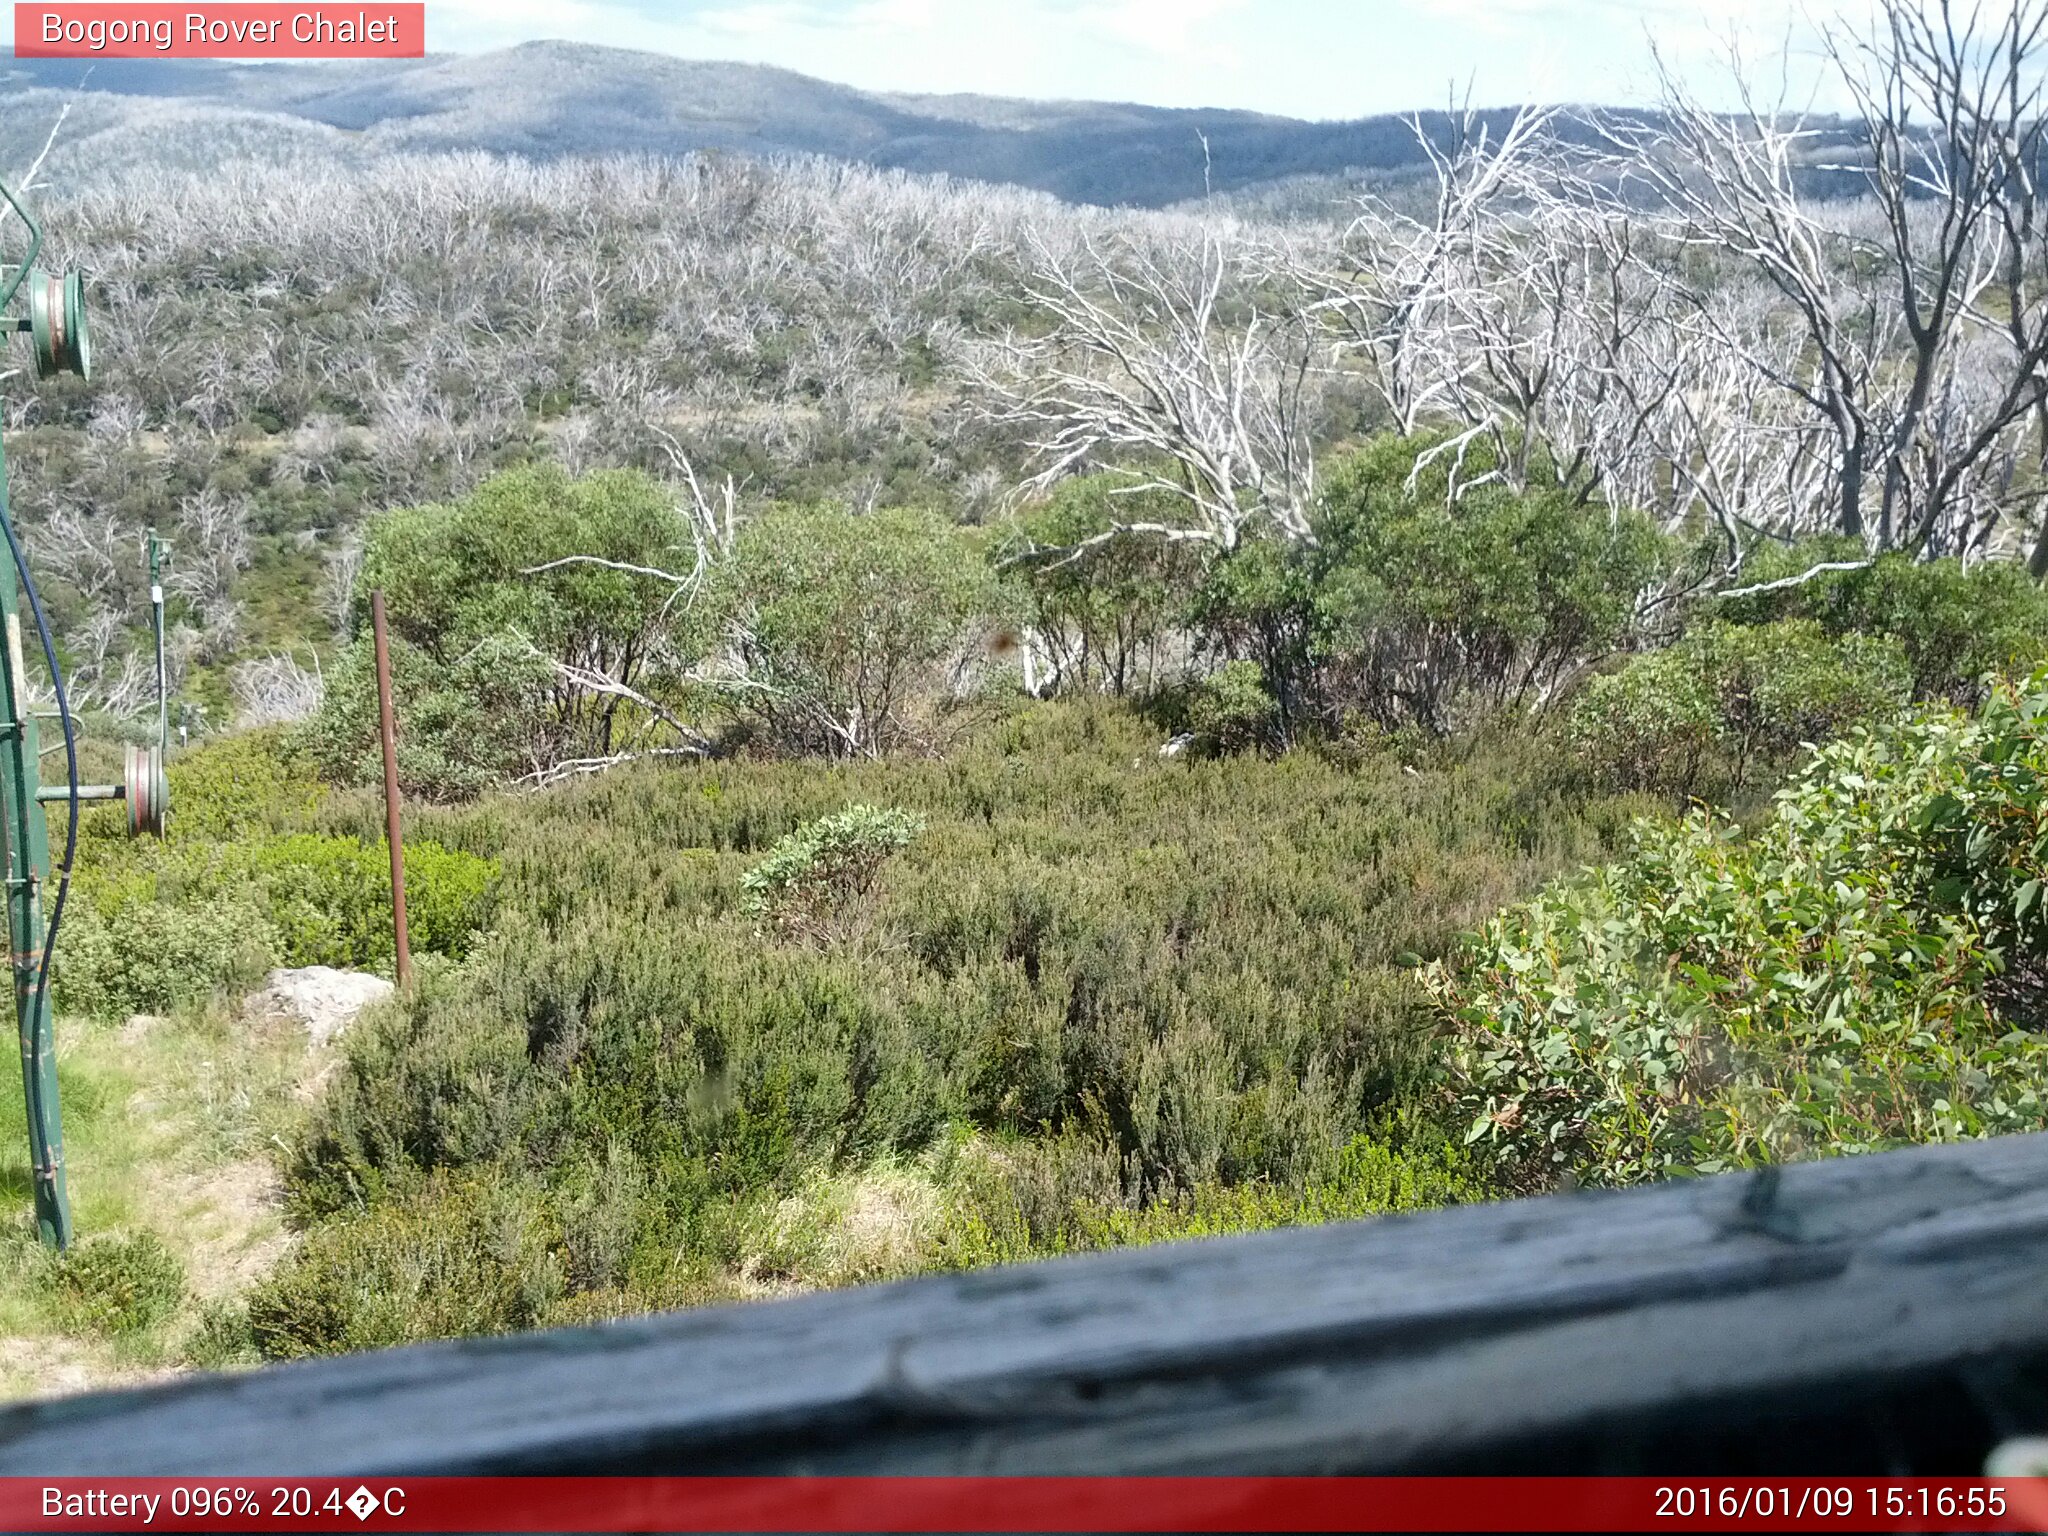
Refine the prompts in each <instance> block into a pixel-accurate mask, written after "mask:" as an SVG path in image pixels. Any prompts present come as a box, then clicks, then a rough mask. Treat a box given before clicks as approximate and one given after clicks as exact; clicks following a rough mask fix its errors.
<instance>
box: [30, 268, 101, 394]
mask: <svg viewBox="0 0 2048 1536" xmlns="http://www.w3.org/2000/svg"><path fill="white" fill-rule="evenodd" d="M23 286H24V288H25V290H26V291H27V293H28V319H29V339H30V341H31V342H32V343H33V344H34V346H35V354H36V377H37V378H39V379H47V378H51V377H53V376H54V375H56V374H60V373H75V374H77V375H78V376H79V377H80V378H81V379H89V378H91V377H92V326H91V322H89V321H88V320H87V319H86V315H85V277H84V275H83V274H82V273H79V272H77V271H71V272H66V273H65V274H64V275H63V276H62V277H59V276H57V274H56V273H54V272H46V271H44V270H43V269H42V268H41V267H35V268H32V269H31V270H30V272H29V274H28V279H27V281H26V282H25V283H24V285H23Z"/></svg>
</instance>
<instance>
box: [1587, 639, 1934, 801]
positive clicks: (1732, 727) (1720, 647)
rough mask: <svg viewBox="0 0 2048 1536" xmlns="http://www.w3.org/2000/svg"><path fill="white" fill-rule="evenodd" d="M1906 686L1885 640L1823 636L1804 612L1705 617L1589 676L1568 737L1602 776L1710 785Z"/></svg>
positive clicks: (1728, 782) (1791, 751) (1783, 756)
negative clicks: (1782, 616) (1740, 621)
mask: <svg viewBox="0 0 2048 1536" xmlns="http://www.w3.org/2000/svg"><path fill="white" fill-rule="evenodd" d="M1909 688H1910V674H1909V671H1908V667H1907V663H1906V658H1905V654H1904V652H1903V651H1902V650H1901V649H1900V647H1899V645H1898V643H1897V642H1896V641H1894V640H1892V639H1890V638H1889V637H1885V636H1871V635H1861V634H1848V635H1844V636H1842V637H1841V638H1839V639H1830V638H1829V637H1828V636H1827V635H1826V634H1825V633H1823V631H1822V630H1821V627H1820V626H1819V625H1818V624H1816V623H1814V622H1812V621H1811V620H1804V619H1801V620H1787V621H1784V622H1781V623H1776V624H1762V625H1754V626H1747V625H1735V624H1707V625H1703V626H1700V627H1699V628H1696V629H1694V630H1691V631H1689V632H1688V633H1687V634H1686V635H1685V636H1684V637H1683V638H1682V639H1680V640H1679V641H1678V642H1677V643H1676V644H1674V645H1671V646H1668V647H1666V648H1665V649H1663V650H1660V651H1651V652H1649V653H1647V654H1644V655H1641V656H1637V657H1635V658H1633V659H1632V660H1631V661H1630V662H1629V663H1628V665H1627V666H1625V667H1624V668H1622V669H1621V670H1620V671H1619V672H1615V673H1611V674H1609V675H1607V676H1604V677H1598V678H1595V679H1593V681H1592V682H1590V683H1589V684H1588V685H1587V686H1586V688H1585V689H1584V690H1583V691H1582V692H1581V694H1580V696H1579V698H1578V700H1577V702H1576V703H1575V705H1574V706H1573V709H1572V714H1571V723H1570V735H1571V738H1572V741H1573V744H1574V746H1575V747H1576V748H1577V749H1578V750H1579V751H1580V752H1581V753H1582V754H1583V755H1584V757H1585V760H1586V761H1587V762H1588V763H1589V764H1591V765H1592V766H1593V769H1594V771H1595V773H1597V774H1599V775H1600V776H1601V777H1602V778H1603V779H1604V780H1605V782H1607V783H1609V784H1612V785H1615V786H1617V787H1621V788H1629V789H1646V790H1653V791H1660V792H1663V793H1668V794H1677V795H1681V796H1686V795H1693V794H1696V793H1719V792H1722V791H1725V790H1727V789H1729V788H1740V787H1742V786H1744V785H1746V784H1748V783H1750V782H1751V781H1752V779H1753V778H1754V776H1755V775H1756V774H1757V773H1758V771H1759V770H1763V771H1771V770H1775V769H1780V768H1782V767H1784V766H1785V765H1786V764H1787V763H1789V762H1790V761H1791V759H1792V758H1793V756H1794V755H1795V754H1796V753H1797V752H1798V751H1799V749H1800V747H1801V746H1802V744H1810V743H1814V742H1819V741H1825V740H1827V739H1829V738H1831V737H1834V736H1838V735H1840V734H1842V733H1843V732H1844V731H1847V730H1849V729H1850V728H1851V727H1853V726H1856V725H1860V724H1865V723H1868V722H1871V721H1876V720H1881V719H1884V718H1885V717H1887V716H1889V715H1891V714H1893V713H1896V711H1897V710H1898V709H1899V708H1900V707H1901V706H1902V705H1903V704H1904V703H1905V701H1906V697H1907V693H1908V691H1909Z"/></svg>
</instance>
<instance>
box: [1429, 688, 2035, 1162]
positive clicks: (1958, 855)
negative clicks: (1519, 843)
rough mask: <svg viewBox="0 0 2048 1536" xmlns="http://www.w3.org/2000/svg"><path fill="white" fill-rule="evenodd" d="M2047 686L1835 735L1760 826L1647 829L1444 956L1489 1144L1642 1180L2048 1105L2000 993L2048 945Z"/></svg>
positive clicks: (1473, 1125) (1466, 1068)
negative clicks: (1967, 709) (2044, 863)
mask: <svg viewBox="0 0 2048 1536" xmlns="http://www.w3.org/2000/svg"><path fill="white" fill-rule="evenodd" d="M2044 687H2048V679H2043V680H2041V681H2037V682H2036V684H2035V685H2034V687H2033V688H2032V689H2031V690H2029V692H2028V694H2027V695H2026V696H2025V697H2024V698H2023V699H2020V700H2018V701H2015V702H2012V703H2009V704H2002V705H2000V706H1999V707H1998V708H1997V709H1995V710H1992V711H1989V712H1988V713H1987V717H1986V718H1985V719H1983V720H1979V721H1965V720H1962V719H1959V718H1956V717H1954V716H1950V715H1945V714H1931V715H1927V716H1925V717H1921V718H1916V719H1913V720H1910V721H1905V722H1901V723H1898V724H1895V725H1892V726H1888V727H1885V728H1883V729H1882V730H1880V731H1877V732H1876V733H1874V734H1862V735H1858V736H1856V737H1854V738H1852V739H1850V740H1846V741H1841V742H1836V743H1834V744H1832V745H1829V746H1826V747H1823V748H1821V749H1820V750H1819V751H1818V752H1817V753H1816V754H1815V755H1814V757H1813V758H1812V760H1811V761H1810V762H1809V764H1808V765H1807V766H1806V768H1805V769H1804V770H1803V771H1802V772H1801V773H1800V775H1799V776H1798V778H1797V779H1796V780H1795V781H1794V783H1793V784H1792V785H1791V786H1790V787H1789V788H1787V789H1786V790H1784V791H1783V792H1781V794H1780V795H1779V797H1778V801H1777V806H1776V811H1775V814H1774V816H1773V817H1772V819H1771V820H1770V822H1769V823H1768V825H1766V826H1765V827H1763V828H1762V829H1761V830H1760V831H1759V832H1758V833H1757V834H1756V835H1755V836H1753V837H1744V836H1742V835H1741V834H1740V833H1739V832H1737V831H1735V830H1733V829H1730V828H1726V827H1723V826H1721V825H1718V824H1717V823H1716V822H1715V821H1714V820H1713V819H1712V818H1711V817H1710V816H1709V815H1708V814H1707V813H1705V812H1696V813H1694V814H1693V815H1692V816H1690V817H1689V818H1687V819H1686V820H1685V821H1684V822H1682V823H1679V824H1677V825H1670V824H1665V823H1657V822H1649V823H1645V824H1643V825H1642V826H1641V827H1640V828H1639V830H1638V832H1637V834H1636V843H1635V847H1634V850H1633V852H1632V853H1631V855H1630V856H1629V857H1628V858H1627V859H1626V860H1624V861H1623V862H1621V863H1618V864H1614V865H1610V866H1607V867H1606V868H1603V869H1601V870H1599V871H1598V872H1596V873H1595V874H1593V875H1591V876H1589V877H1587V878H1584V879H1580V880H1575V881H1571V882H1568V883H1566V884H1563V885H1561V886H1558V887H1555V888H1553V889H1552V890H1550V891H1549V892H1547V893H1545V894H1544V895H1543V896H1542V897H1540V898H1539V899H1537V900H1535V901H1532V902H1530V903H1528V904H1526V905H1524V906H1521V907H1517V908H1515V909H1513V910H1511V911H1509V912H1507V913H1505V914H1503V915H1502V916H1500V917H1498V918H1496V919H1495V920H1494V921H1492V922H1491V923H1489V924H1488V925H1487V926H1486V927H1485V929H1484V930H1483V931H1482V933H1481V934H1480V936H1479V938H1478V939H1477V940H1476V941H1474V943H1473V945H1472V948H1471V950H1470V952H1469V954H1468V956H1467V958H1466V960H1465V963H1464V964H1463V966H1462V967H1459V968H1447V967H1444V966H1441V965H1439V966H1436V967H1433V968H1432V969H1431V970H1430V971H1429V972H1428V973H1427V975H1428V977H1429V980H1430V984H1431V985H1432V987H1433V989H1434V991H1435V993H1436V995H1437V996H1438V998H1439V1000H1440V1002H1441V1004H1442V1005H1443V1006H1444V1007H1445V1008H1447V1009H1448V1010H1449V1012H1450V1015H1451V1017H1452V1018H1453V1019H1454V1020H1455V1022H1456V1024H1457V1026H1458V1029H1459V1034H1458V1037H1457V1044H1456V1048H1455V1052H1454V1056H1453V1060H1452V1066H1451V1084H1452V1094H1453V1100H1454V1106H1455V1113H1456V1114H1457V1115H1458V1116H1459V1117H1460V1118H1461V1119H1462V1120H1463V1121H1465V1122H1466V1123H1467V1124H1468V1126H1469V1132H1468V1134H1469V1136H1470V1138H1471V1139H1472V1140H1473V1141H1475V1142H1478V1143H1481V1144H1483V1145H1484V1146H1486V1147H1487V1148H1489V1149H1490V1150H1491V1151H1492V1152H1493V1153H1494V1154H1495V1155H1496V1156H1497V1158H1498V1159H1499V1163H1500V1166H1501V1167H1502V1168H1503V1170H1504V1171H1505V1172H1506V1174H1507V1176H1508V1177H1510V1178H1512V1179H1514V1180H1516V1181H1518V1182H1520V1183H1522V1184H1524V1185H1525V1186H1526V1185H1529V1184H1539V1185H1540V1184H1541V1183H1543V1182H1545V1181H1546V1180H1547V1179H1549V1178H1552V1177H1554V1176H1556V1175H1557V1174H1558V1173H1569V1174H1570V1175H1572V1176H1573V1177H1576V1178H1578V1179H1581V1180H1583V1181H1586V1182H1591V1183H1601V1184H1623V1183H1630V1182H1634V1181H1636V1180H1640V1179H1646V1178H1655V1177H1659V1176H1663V1175H1666V1174H1674V1173H1693V1172H1699V1173H1707V1172H1713V1171H1717V1170H1719V1169H1723V1168H1729V1167H1738V1166H1745V1165H1750V1164H1755V1163H1764V1162H1776V1161H1780V1160H1783V1159H1787V1158H1792V1157H1799V1156H1806V1155H1813V1154H1817V1153H1823V1152H1835V1151H1843V1152H1854V1151H1862V1150H1865V1149H1870V1148H1877V1147H1884V1146H1890V1145H1895V1144H1899V1143H1902V1142H1920V1141H1941V1140H1949V1139H1953V1138H1957V1137H1965V1136H1978V1135H1985V1134H1990V1133H1993V1132H2000V1131H2014V1130H2036V1129H2040V1128H2041V1127H2042V1126H2043V1125H2044V1124H2048V1098H2044V1089H2048V1040H2044V1039H2043V1038H2042V1037H2041V1036H2039V1035H2037V1034H2034V1033H2032V1032H2030V1031H2024V1030H2017V1029H2014V1028H2012V1027H2010V1026H2009V1025H2007V1024H2006V1023H2004V1022H2001V1020H2000V1018H1999V1017H1998V1016H1997V1014H1996V1013H1994V1012H1993V1011H1992V1010H1991V1009H1990V1008H1988V1007H1987V1005H1986V1000H1985V995H1984V992H1985V984H1986V982H1987V980H1989V979H1990V978H1992V977H1993V976H1995V975H1997V974H1998V973H1999V972H2001V971H2005V970H2008V969H2010V968H2011V967H2012V966H2013V965H2014V964H2015V963H2017V962H2021V961H2025V962H2027V963H2030V964H2031V963H2037V962H2038V958H2039V956H2040V954H2041V950H2040V948H2039V942H2040V940H2039V928H2038V926H2036V925H2037V924H2038V916H2037V913H2038V904H2039V893H2040V890H2041V885H2040V879H2041V869H2040V856H2039V855H2038V854H2036V853H2035V852H2034V846H2035V845H2034V843H2033V842H2032V841H2030V839H2032V838H2033V837H2035V836H2037V835H2038V834H2037V833H2036V832H2035V831H2034V830H2033V828H2034V827H2035V826H2036V824H2037V822H2036V818H2035V811H2034V795H2035V791H2034V789H2033V783H2034V781H2035V779H2036V776H2037V775H2039V774H2040V773H2042V772H2043V771H2044V770H2048V734H2044V732H2043V731H2042V729H2041V718H2042V715H2043V713H2044V711H2048V705H2044V701H2043V693H2042V690H2043V688H2044Z"/></svg>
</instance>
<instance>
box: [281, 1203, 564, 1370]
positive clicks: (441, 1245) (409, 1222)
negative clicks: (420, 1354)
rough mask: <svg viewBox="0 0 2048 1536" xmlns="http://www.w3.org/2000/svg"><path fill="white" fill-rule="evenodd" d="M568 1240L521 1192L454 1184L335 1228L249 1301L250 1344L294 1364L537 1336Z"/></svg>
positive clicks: (304, 1247)
mask: <svg viewBox="0 0 2048 1536" xmlns="http://www.w3.org/2000/svg"><path fill="white" fill-rule="evenodd" d="M559 1245H560V1234H559V1232H557V1231H556V1230H554V1228H553V1227H552V1225H551V1224H550V1223H549V1222H548V1220H547V1219H546V1217H545V1215H544V1214H543V1213H542V1210H541V1207H540V1206H539V1204H538V1202H536V1201H535V1200H534V1199H533V1198H532V1197H531V1194H530V1192H529V1191H527V1190H525V1189H524V1188H522V1187H521V1186H520V1185H518V1184H516V1183H513V1182H509V1181H506V1182H497V1181H487V1182H480V1183H479V1182H472V1183H466V1184H447V1185H442V1186H437V1187H435V1188H433V1189H430V1190H424V1191H418V1192H415V1193H414V1194H413V1195H412V1197H411V1198H409V1199H407V1200H405V1201H403V1202H400V1203H394V1204H390V1205H383V1206H379V1207H378V1208H376V1209H375V1210H371V1211H365V1212H362V1213H360V1214H357V1215H354V1216H350V1217H347V1218H345V1219H343V1220H341V1221H337V1222H331V1223H328V1224H325V1225H323V1226H321V1227H318V1228H316V1229H315V1230H313V1231H312V1232H309V1233H308V1234H307V1235H306V1238H305V1241H304V1242H303V1243H302V1244H301V1246H300V1247H299V1248H297V1249H296V1250H294V1252H293V1254H292V1256H291V1257H290V1258H288V1259H286V1260H285V1262H284V1264H283V1265H282V1266H281V1267H280V1268H279V1269H278V1270H277V1271H276V1272H274V1273H273V1274H272V1275H271V1276H269V1277H268V1278H267V1279H265V1280H263V1281H261V1282H259V1283H258V1284H257V1285H256V1286H255V1288H254V1289H253V1290H251V1292H250V1293H249V1298H248V1322H249V1331H250V1334H251V1336H252V1337H253V1338H254V1340H255V1342H256V1346H257V1348H258V1349H260V1350H261V1351H262V1353H263V1355H264V1356H265V1357H266V1358H268V1359H272V1360H289V1359H294V1358H298V1357H301V1356H305V1355H327V1354H343V1353H347V1352H349V1351H353V1350H359V1349H377V1348H382V1347H384V1346H387V1345H392V1344H405V1343H411V1342H413V1341H415V1340H419V1339H432V1338H446V1337H449V1336H453V1335H462V1334H483V1333H512V1332H517V1331H520V1330H522V1329H528V1328H534V1327H537V1326H539V1324H540V1322H541V1320H542V1318H543V1317H545V1316H546V1315H547V1313H548V1309H549V1308H550V1307H552V1306H553V1305H554V1304H555V1302H556V1301H558V1300H559V1299H560V1298H561V1296H562V1293H563V1268H562V1259H561V1255H560V1252H559Z"/></svg>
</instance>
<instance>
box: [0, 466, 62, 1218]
mask: <svg viewBox="0 0 2048 1536" xmlns="http://www.w3.org/2000/svg"><path fill="white" fill-rule="evenodd" d="M10 515H11V514H10V512H9V511H8V506H7V454H6V449H5V446H4V445H0V517H8V516H10ZM17 574H18V573H16V572H11V571H10V572H8V573H7V574H6V575H4V576H0V626H4V627H5V630H6V636H7V655H6V658H5V665H4V666H0V835H4V838H5V854H6V857H5V868H6V871H7V873H6V880H7V933H8V941H9V943H8V947H9V949H10V951H11V952H12V957H13V964H14V1013H15V1019H16V1021H17V1023H18V1024H19V1025H20V1029H21V1086H22V1096H23V1097H24V1098H26V1099H27V1100H28V1148H29V1166H30V1175H31V1177H32V1179H33V1180H34V1185H35V1202H36V1229H37V1231H38V1233H39V1234H40V1235H41V1237H42V1240H43V1243H44V1246H46V1247H50V1248H68V1247H70V1246H71V1199H70V1196H69V1195H68V1194H67V1193H66V1191H65V1188H64V1124H63V1119H62V1117H61V1114H60V1112H59V1109H58V1103H57V1041H56V1037H55V1034H54V1032H53V1031H52V1029H51V1026H50V1000H49V996H48V994H47V993H45V994H44V995H43V998H42V1000H41V1003H40V1005H39V1004H38V1002H37V998H36V992H37V988H36V975H37V970H38V968H39V966H40V965H41V962H42V949H43V883H44V882H45V881H46V880H48V879H49V877H50V829H49V823H48V821H47V820H46V818H45V816H44V813H43V808H42V807H41V806H40V805H39V804H37V803H36V802H37V797H36V786H37V779H38V777H39V772H38V760H39V755H40V754H39V751H38V746H39V743H38V739H37V731H36V720H35V714H34V712H33V710H32V708H31V706H30V700H29V696H28V672H27V670H26V668H25V667H24V666H23V664H22V648H21V596H20V592H19V590H18V586H17V579H16V578H17Z"/></svg>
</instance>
